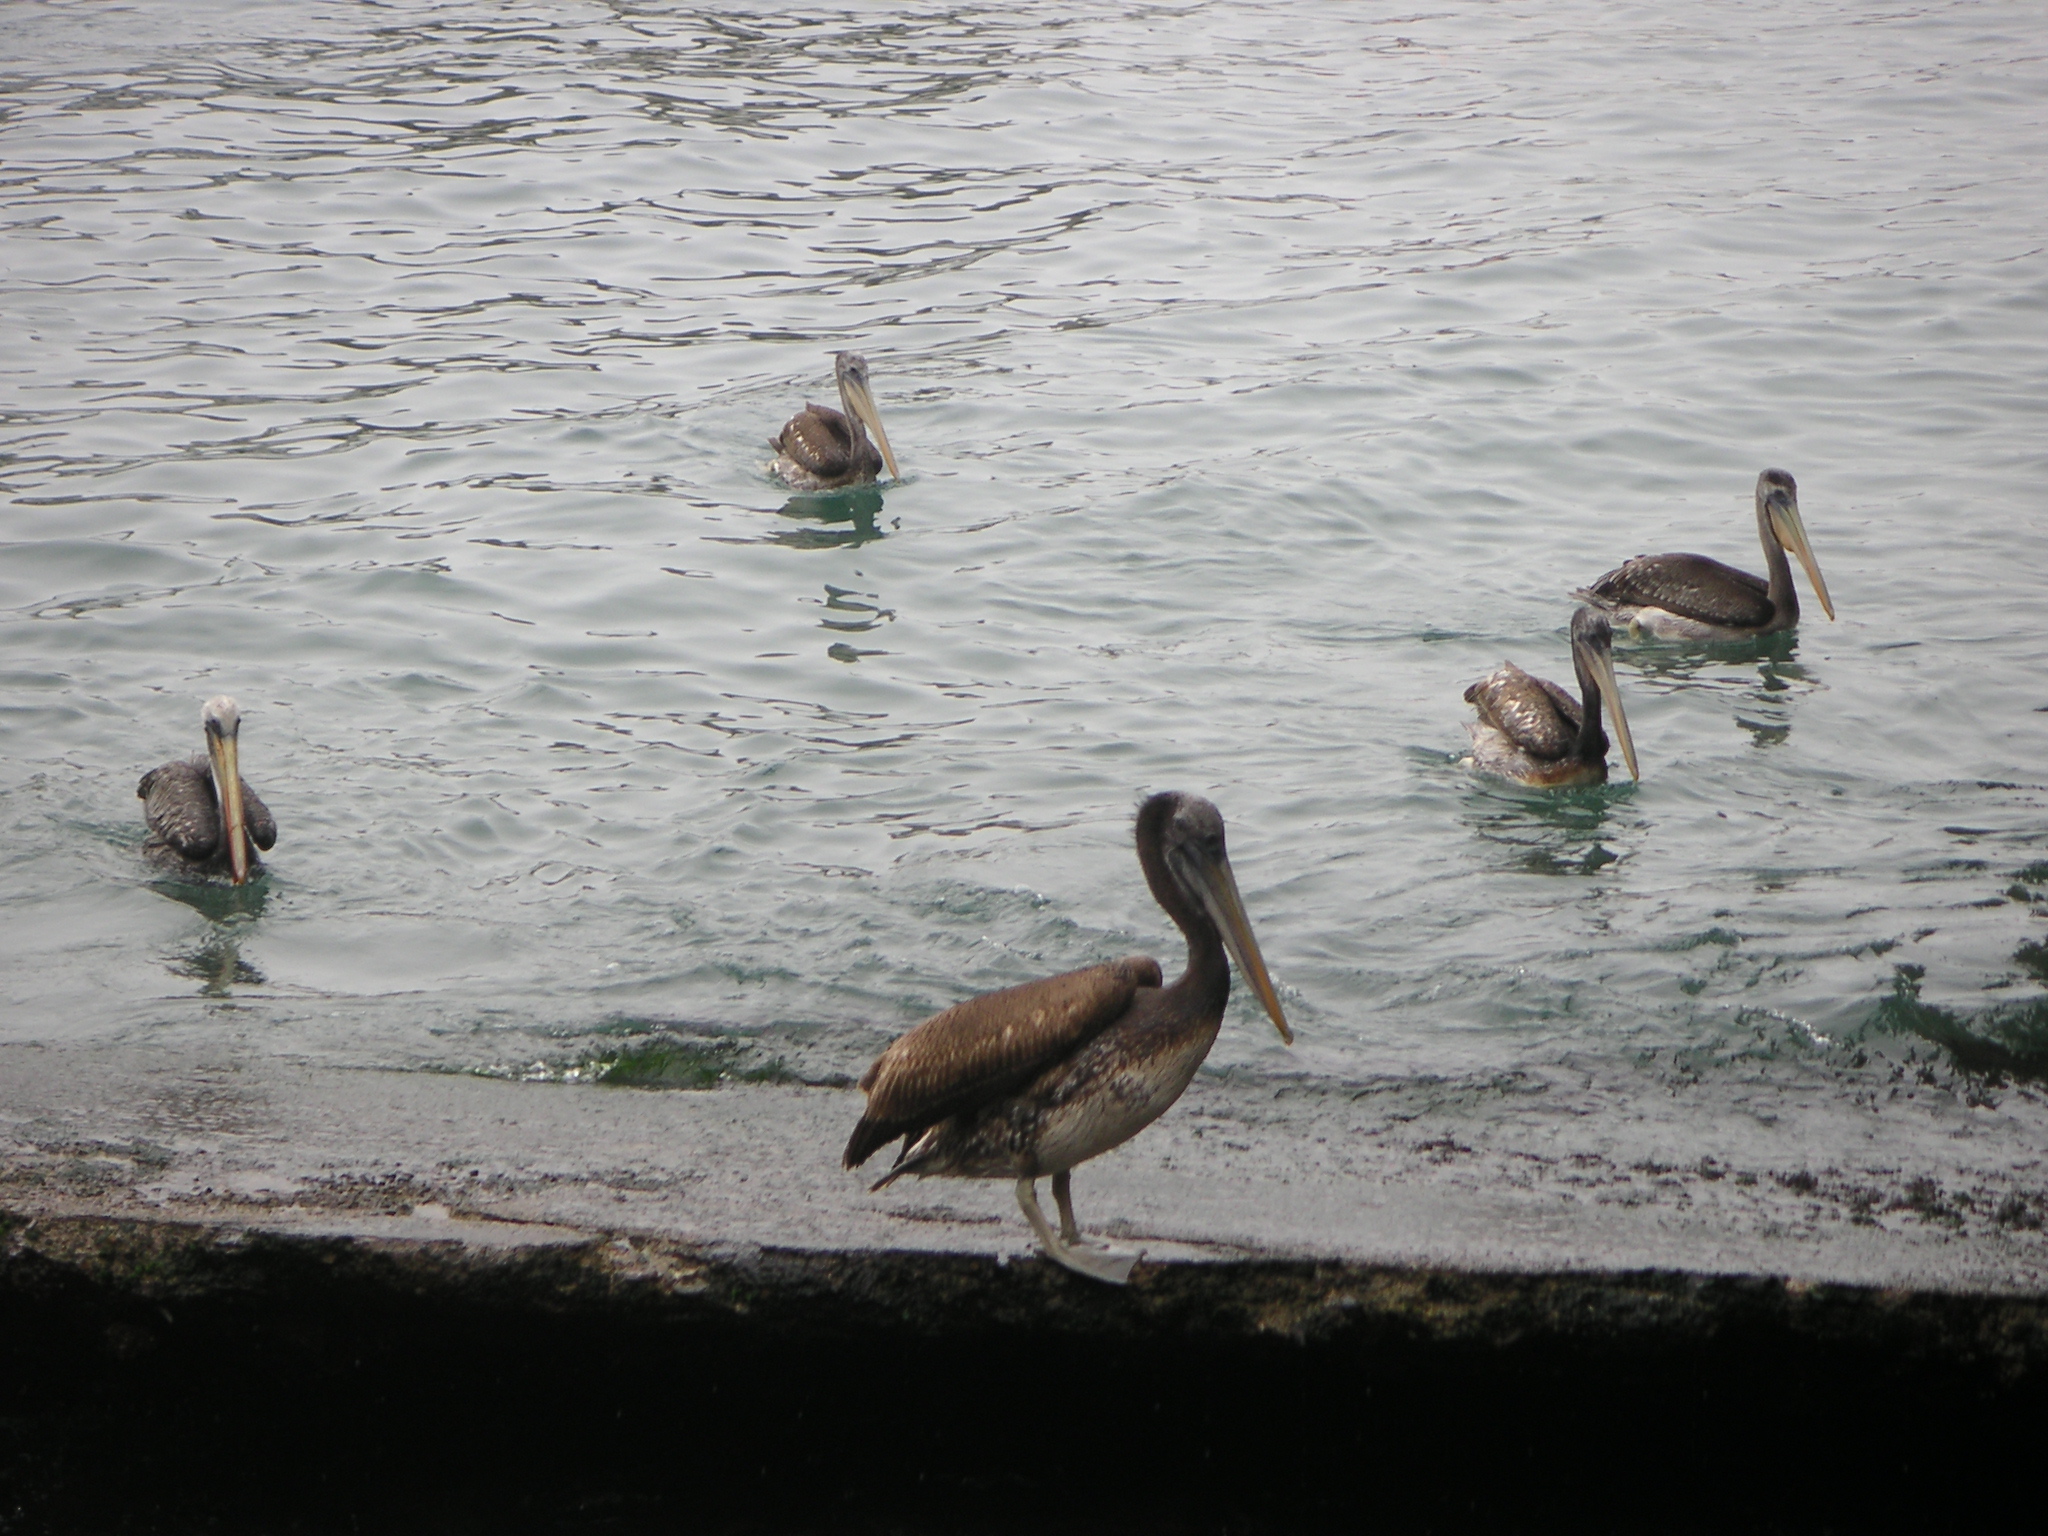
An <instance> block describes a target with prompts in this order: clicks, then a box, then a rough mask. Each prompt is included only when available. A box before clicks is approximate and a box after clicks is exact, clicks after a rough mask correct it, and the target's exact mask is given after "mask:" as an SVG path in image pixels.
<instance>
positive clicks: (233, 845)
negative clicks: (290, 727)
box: [199, 694, 249, 885]
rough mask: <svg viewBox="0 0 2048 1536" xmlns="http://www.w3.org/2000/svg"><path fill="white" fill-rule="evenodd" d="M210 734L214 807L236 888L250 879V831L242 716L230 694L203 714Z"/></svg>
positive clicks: (205, 706) (209, 705) (207, 706)
mask: <svg viewBox="0 0 2048 1536" xmlns="http://www.w3.org/2000/svg"><path fill="white" fill-rule="evenodd" d="M199 723H200V725H201V726H203V727H204V728H205V730H206V756H207V759H208V761H209V762H210V763H211V764H212V765H213V796H214V803H215V804H216V805H218V806H219V807H220V826H221V835H222V836H223V837H225V838H226V839H227V840H228V878H229V879H230V880H232V881H233V882H234V883H235V884H236V885H240V884H242V883H243V882H244V881H246V880H247V879H248V878H249V828H248V825H247V823H246V822H245V821H244V820H243V817H244V814H245V813H244V811H243V809H242V765H241V755H240V746H239V743H240V738H241V734H242V712H241V710H240V709H238V708H237V707H236V706H235V701H234V700H233V699H231V698H229V697H228V696H227V695H226V694H222V695H220V696H219V697H218V698H212V699H208V700H207V701H206V703H205V704H203V705H202V706H201V707H200V710H199Z"/></svg>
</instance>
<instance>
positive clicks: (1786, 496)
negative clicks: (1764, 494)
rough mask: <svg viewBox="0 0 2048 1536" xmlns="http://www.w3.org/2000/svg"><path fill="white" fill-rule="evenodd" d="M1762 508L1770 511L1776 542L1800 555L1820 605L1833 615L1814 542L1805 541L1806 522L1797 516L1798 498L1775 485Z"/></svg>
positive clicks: (1831, 601)
mask: <svg viewBox="0 0 2048 1536" xmlns="http://www.w3.org/2000/svg"><path fill="white" fill-rule="evenodd" d="M1764 509H1765V510H1766V511H1767V512H1769V513H1770V514H1771V532H1773V533H1775V534H1776V535H1777V536H1778V542H1779V543H1780V544H1782V545H1784V546H1785V547H1786V548H1787V549H1789V550H1791V551H1792V553H1793V554H1795V555H1797V556H1798V557H1799V563H1800V564H1801V565H1803V566H1805V567H1806V579H1807V580H1808V581H1810V582H1812V583H1813V595H1814V596H1815V597H1817V598H1819V599H1820V605H1821V607H1823V608H1825V609H1826V610H1827V614H1828V617H1829V618H1830V619H1832V618H1833V617H1834V616H1835V605H1834V602H1833V600H1832V599H1830V598H1829V596H1828V584H1827V583H1826V582H1825V581H1823V580H1821V575H1820V566H1819V565H1818V564H1817V563H1816V562H1815V560H1814V558H1813V546H1812V545H1811V544H1809V543H1807V542H1806V524H1805V523H1803V522H1801V521H1800V518H1799V499H1798V498H1797V497H1795V496H1794V495H1793V494H1792V493H1791V492H1790V491H1787V490H1785V489H1783V488H1782V487H1780V488H1774V489H1773V490H1772V492H1771V494H1770V499H1769V500H1768V501H1766V502H1765V503H1764Z"/></svg>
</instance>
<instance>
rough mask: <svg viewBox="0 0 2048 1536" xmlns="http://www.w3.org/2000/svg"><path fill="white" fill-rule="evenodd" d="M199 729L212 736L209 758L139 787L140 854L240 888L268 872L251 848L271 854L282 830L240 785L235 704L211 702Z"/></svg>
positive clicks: (171, 766)
mask: <svg viewBox="0 0 2048 1536" xmlns="http://www.w3.org/2000/svg"><path fill="white" fill-rule="evenodd" d="M199 723H200V725H201V726H203V727H204V728H205V731H206V755H205V756H204V757H196V756H195V757H189V758H179V759H176V760H174V761H172V762H168V763H165V764H164V765H163V766H162V767H161V768H152V769H150V770H149V772H147V773H145V774H144V775H143V776H142V782H141V783H140V784H138V785H136V786H135V794H136V797H137V798H138V799H140V800H141V801H142V814H143V818H144V819H145V820H146V821H148V823H149V836H148V837H147V838H145V839H143V843H142V852H143V855H144V857H146V858H148V859H149V860H150V862H152V863H154V864H159V865H161V866H163V867H164V868H166V869H170V870H173V871H175V872H176V873H179V874H184V875H202V876H204V875H226V876H227V877H228V879H229V880H230V881H232V882H233V883H234V884H236V885H240V884H242V883H243V882H244V881H245V880H247V879H248V878H249V876H250V875H251V874H253V873H255V872H257V871H259V870H261V869H262V868H263V861H262V860H261V859H259V858H257V857H256V855H255V854H254V853H253V852H252V851H251V850H250V847H249V844H250V843H251V842H254V843H255V845H256V846H257V847H258V848H262V849H265V850H268V849H269V848H270V847H271V845H272V844H274V843H275V842H276V841H277V823H276V822H275V821H273V820H271V817H270V808H269V807H268V806H266V805H265V804H264V803H263V802H262V801H261V800H259V799H257V798H256V791H255V790H253V789H251V788H250V787H249V786H248V784H247V783H246V782H245V781H244V780H243V778H242V770H241V766H240V761H239V754H238V748H237V745H236V743H237V741H238V739H239V737H240V735H241V730H242V715H241V711H240V710H238V709H236V708H235V701H234V700H233V699H230V698H227V697H225V696H223V697H221V698H217V699H208V700H207V701H206V704H205V706H204V707H203V708H202V709H201V710H200V711H199ZM223 808H225V815H223ZM223 829H225V835H223Z"/></svg>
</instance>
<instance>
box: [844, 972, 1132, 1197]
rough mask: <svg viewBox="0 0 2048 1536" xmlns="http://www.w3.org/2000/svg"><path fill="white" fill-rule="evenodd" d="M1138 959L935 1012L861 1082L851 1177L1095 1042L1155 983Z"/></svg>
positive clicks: (849, 1153) (850, 1148) (849, 1156)
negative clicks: (880, 1153)
mask: <svg viewBox="0 0 2048 1536" xmlns="http://www.w3.org/2000/svg"><path fill="white" fill-rule="evenodd" d="M1160 979H1161V978H1160V971H1159V962H1158V961H1156V960H1153V959H1150V958H1148V957H1146V956H1144V955H1132V956H1130V957H1128V958H1126V959H1123V960H1112V961H1110V962H1109V963H1107V964H1105V965H1091V966H1090V967H1088V969H1086V970H1084V971H1068V972H1067V973H1066V974H1065V975H1062V976H1048V977H1046V978H1045V979H1044V980H1042V981H1027V982H1025V983H1024V984H1023V985H1022V986H1017V987H1007V988H1005V989H1004V990H1003V991H1001V992H986V993H983V994H982V995H981V996H980V997H970V998H969V999H967V1001H966V1002H964V1003H956V1004H954V1005H953V1006H952V1007H951V1008H948V1009H947V1010H946V1011H945V1012H943V1013H935V1014H933V1015H932V1016H931V1017H930V1018H928V1019H926V1020H925V1021H924V1022H923V1023H922V1024H920V1025H918V1026H917V1027H916V1028H915V1029H913V1030H911V1031H910V1033H908V1034H906V1035H904V1036H903V1037H902V1038H901V1039H899V1040H897V1041H896V1042H895V1043H894V1044H893V1045H891V1046H890V1047H889V1048H888V1049H887V1050H886V1051H884V1052H882V1054H881V1055H880V1056H878V1057H876V1058H875V1064H874V1065H873V1066H871V1067H869V1068H868V1070H867V1072H866V1073H865V1074H863V1076H862V1077H861V1080H860V1086H861V1088H862V1089H863V1090H864V1091H865V1092H866V1094H867V1096H868V1104H867V1111H866V1113H864V1114H863V1115H862V1116H861V1118H860V1124H858V1125H856V1126H855V1127H854V1128H853V1136H852V1139H851V1140H849V1141H848V1142H847V1143H846V1166H847V1167H849V1168H857V1167H859V1166H860V1164H862V1163H863V1162H865V1161H867V1159H868V1157H869V1156H870V1155H871V1154H872V1153H873V1152H874V1151H875V1149H876V1148H877V1147H880V1146H882V1145H883V1144H884V1143H886V1142H889V1141H893V1140H894V1139H895V1138H896V1137H898V1136H914V1135H916V1134H918V1133H919V1132H922V1131H924V1130H925V1129H927V1128H928V1127H930V1126H933V1125H936V1124H938V1122H939V1121H941V1120H944V1119H946V1118H948V1117H949V1116H952V1115H956V1114H959V1113H960V1112H961V1111H963V1110H968V1109H973V1108H975V1107H976V1106H978V1105H981V1104H985V1103H987V1102H988V1101H989V1100H991V1099H995V1098H999V1097H1001V1096H1002V1095H1003V1094H1005V1093H1011V1092H1014V1091H1015V1090H1016V1089H1018V1088H1021V1087H1023V1086H1024V1084H1026V1083H1028V1082H1030V1081H1031V1080H1032V1079H1033V1078H1034V1077H1036V1076H1038V1074H1039V1073H1041V1072H1043V1071H1044V1070H1045V1069H1046V1068H1047V1067H1050V1066H1052V1065H1053V1064H1054V1063H1056V1062H1059V1061H1061V1060H1064V1059H1065V1058H1066V1057H1068V1056H1070V1055H1072V1054H1073V1053H1074V1052H1075V1051H1076V1050H1078V1049H1080V1047H1081V1046H1083V1045H1085V1044H1087V1042H1088V1041H1090V1040H1092V1039H1094V1038H1095V1037H1096V1036H1097V1035H1099V1034H1101V1033H1102V1032H1103V1031H1104V1030H1106V1029H1108V1028H1109V1027H1110V1025H1112V1024H1114V1023H1115V1022H1116V1021H1117V1020H1118V1019H1120V1018H1122V1017H1123V1015H1124V1013H1125V1011H1126V1010H1128V1009H1129V1008H1130V1006H1131V1000H1132V998H1133V997H1135V996H1136V995H1137V991H1138V988H1140V987H1156V986H1158V985H1159V983H1160Z"/></svg>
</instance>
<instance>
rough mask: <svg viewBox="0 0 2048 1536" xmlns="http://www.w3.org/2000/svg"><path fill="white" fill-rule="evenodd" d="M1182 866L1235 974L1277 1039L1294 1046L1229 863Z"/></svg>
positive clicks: (1203, 860) (1192, 862)
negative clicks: (1260, 1005) (1270, 1023)
mask: <svg viewBox="0 0 2048 1536" xmlns="http://www.w3.org/2000/svg"><path fill="white" fill-rule="evenodd" d="M1185 867H1186V868H1187V870H1188V872H1189V873H1190V874H1192V875H1193V876H1194V879H1193V880H1192V881H1191V882H1190V883H1191V884H1192V885H1193V886H1194V888H1195V891H1196V893H1197V894H1199V895H1200V896H1201V898H1202V906H1203V907H1204V908H1205V909H1206V910H1207V911H1208V914H1209V920H1210V921H1211V922H1213V923H1214V924H1215V925H1216V931H1217V932H1218V933H1220V934H1222V935H1223V947H1224V948H1225V949H1227V950H1228V951H1230V958H1231V959H1232V960H1233V961H1235V962H1236V964H1237V972H1238V974H1239V975H1240V976H1242V977H1244V979H1245V980H1246V981H1248V982H1250V983H1251V988H1252V991H1254V992H1256V993H1257V994H1258V996H1259V1001H1260V1002H1261V1003H1263V1004H1264V1005H1265V1008H1266V1015H1267V1017H1268V1018H1270V1019H1272V1021H1273V1027H1274V1028H1275V1029H1277V1030H1279V1031H1280V1038H1281V1039H1282V1040H1284V1041H1286V1042H1287V1044H1289V1045H1292V1044H1294V1031H1293V1030H1291V1029H1289V1028H1288V1027H1287V1015H1286V1014H1284V1013H1282V1012H1281V1011H1280V994H1279V993H1277V992H1275V991H1274V990H1273V978H1272V977H1270V976H1268V975H1267V974H1266V957H1265V956H1264V955H1262V954H1260V953H1259V941H1258V940H1257V939H1255V938H1253V937H1252V920H1251V919H1250V918H1249V917H1246V916H1245V913H1244V898H1242V897H1241V896H1239V895H1238V894H1237V876H1236V875H1234V874H1232V873H1231V871H1230V860H1229V859H1227V858H1218V859H1216V860H1214V861H1213V862H1211V861H1210V860H1208V859H1206V858H1190V859H1188V860H1187V863H1186V866H1185Z"/></svg>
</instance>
